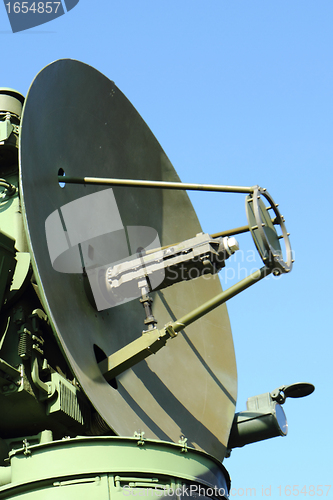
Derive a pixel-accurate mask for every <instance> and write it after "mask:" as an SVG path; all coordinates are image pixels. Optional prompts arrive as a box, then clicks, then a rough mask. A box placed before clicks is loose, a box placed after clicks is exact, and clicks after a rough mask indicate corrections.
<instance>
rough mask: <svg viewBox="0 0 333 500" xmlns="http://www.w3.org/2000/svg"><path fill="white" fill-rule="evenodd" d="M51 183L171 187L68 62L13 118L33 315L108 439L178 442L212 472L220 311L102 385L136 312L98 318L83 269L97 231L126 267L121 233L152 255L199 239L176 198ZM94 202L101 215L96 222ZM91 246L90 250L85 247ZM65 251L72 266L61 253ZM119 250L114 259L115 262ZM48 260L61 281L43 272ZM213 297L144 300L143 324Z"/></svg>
mask: <svg viewBox="0 0 333 500" xmlns="http://www.w3.org/2000/svg"><path fill="white" fill-rule="evenodd" d="M59 175H60V176H62V177H63V180H64V181H66V179H67V178H70V177H84V176H86V175H91V176H95V177H111V178H123V179H124V178H125V179H132V178H134V179H143V180H151V179H155V180H160V181H164V182H179V178H178V176H177V174H176V172H175V170H174V168H173V167H172V165H171V163H170V161H169V160H168V158H167V156H166V154H165V153H164V151H163V150H162V148H161V146H160V145H159V143H158V142H157V140H156V139H155V137H154V136H153V134H152V132H151V131H150V130H149V128H148V127H147V125H146V124H145V123H144V121H143V120H142V119H141V117H140V116H139V114H138V113H137V112H136V110H135V109H134V108H133V106H132V105H131V104H130V102H129V101H128V100H127V99H126V97H125V96H124V95H123V94H122V93H121V91H120V90H119V89H118V88H117V87H116V85H115V84H114V83H113V82H111V81H109V80H108V79H107V78H106V77H105V76H103V75H102V74H101V73H99V72H98V71H96V70H95V69H93V68H91V67H89V66H87V65H85V64H82V63H80V62H77V61H73V60H60V61H56V62H55V63H53V64H50V65H49V66H47V67H46V68H44V69H43V70H42V71H41V72H40V73H39V74H38V75H37V76H36V78H35V80H34V81H33V83H32V85H31V87H30V89H29V92H28V95H27V97H26V101H25V105H24V109H23V118H22V132H21V137H20V190H21V200H22V203H23V207H22V208H23V214H24V221H25V227H26V233H27V237H28V243H29V247H30V252H31V255H32V256H33V266H34V271H35V275H36V279H37V282H38V289H39V294H40V296H41V300H42V303H43V305H44V307H45V311H46V312H47V315H48V317H49V320H50V322H51V325H52V327H53V330H54V332H55V334H56V336H57V338H58V341H59V343H60V344H61V347H62V350H63V352H64V354H65V356H66V358H67V360H68V362H69V365H70V366H71V368H72V370H73V372H74V374H75V377H76V378H77V380H78V382H79V384H80V385H81V387H82V388H83V390H84V392H85V393H86V395H87V396H88V398H89V399H90V401H91V402H92V404H93V405H94V407H95V408H96V410H97V411H98V413H99V414H100V415H101V416H102V417H103V419H104V420H105V422H106V423H107V425H108V426H109V427H110V428H111V429H112V431H114V433H116V434H119V435H122V436H133V433H134V432H135V431H137V430H144V432H145V437H146V438H158V439H162V440H164V441H174V442H178V440H179V437H180V436H181V435H185V436H186V438H187V443H188V445H189V446H191V447H193V448H197V449H200V450H204V451H206V452H208V453H209V454H211V455H213V456H214V457H216V458H218V459H220V460H223V458H224V456H225V452H226V446H227V443H228V436H229V432H230V428H231V425H232V421H233V416H234V410H235V403H236V396H237V375H236V362H235V355H234V347H233V341H232V335H231V330H230V324H229V318H228V313H227V309H226V306H225V305H222V306H221V307H219V308H218V309H215V310H213V311H211V312H210V314H209V315H208V316H205V317H204V318H202V319H200V320H198V321H196V322H195V323H192V324H191V325H190V326H188V327H186V328H185V329H183V330H182V331H181V333H180V334H179V335H178V339H177V341H175V342H170V343H168V344H167V345H166V347H165V348H164V349H162V350H161V351H160V352H159V353H158V355H156V356H150V357H149V358H147V359H145V360H143V361H142V362H140V363H138V364H136V365H135V366H132V367H131V368H129V369H128V370H126V371H124V372H123V373H120V374H119V375H118V376H117V377H115V378H113V379H112V380H110V381H109V382H107V381H106V380H105V378H104V376H103V373H102V371H101V369H100V367H99V364H98V363H99V362H101V361H102V360H103V358H107V357H109V356H110V355H112V354H113V353H115V352H117V351H119V350H120V349H121V348H123V347H124V346H126V345H128V344H130V343H131V342H132V341H134V340H135V339H136V338H137V337H138V335H140V333H141V332H140V330H142V329H143V327H144V323H143V320H144V310H143V308H142V304H141V303H140V300H139V299H136V300H132V301H131V302H126V301H120V303H119V304H116V307H112V308H108V309H107V308H104V309H103V308H100V310H98V309H99V308H98V307H97V308H96V304H94V302H93V301H92V300H91V298H89V296H88V295H89V294H87V293H86V288H87V287H86V283H85V282H86V277H85V275H84V271H85V265H86V263H87V259H88V257H89V258H90V257H91V259H92V260H94V258H96V259H97V260H98V259H99V260H98V263H99V264H100V265H101V266H103V265H106V264H109V262H105V258H106V255H105V252H103V251H102V250H101V246H100V245H99V244H98V241H97V240H98V238H99V236H101V235H100V234H98V231H99V229H98V230H96V231H97V232H96V231H95V229H96V227H98V228H101V227H102V226H103V224H104V222H105V223H108V226H107V227H108V231H109V232H108V235H107V236H106V237H105V238H106V239H104V240H103V241H104V242H105V241H107V242H108V244H109V245H110V246H112V245H113V246H115V247H117V245H118V244H119V245H120V242H124V241H125V242H127V243H128V246H127V247H126V248H127V251H128V253H127V254H126V255H125V256H124V257H126V258H125V259H123V260H125V261H126V259H128V256H131V255H132V254H135V253H136V252H137V251H139V249H138V248H135V245H134V247H133V244H132V245H131V243H133V242H136V241H139V239H140V238H139V237H138V239H137V240H136V239H135V237H134V236H133V240H131V237H130V235H131V228H138V227H139V228H152V229H153V230H154V231H155V232H156V234H157V235H158V237H159V242H160V245H161V246H162V247H163V246H169V245H174V244H175V243H176V242H182V241H184V240H187V239H190V238H193V237H195V235H197V234H198V233H200V232H201V231H202V230H201V227H200V224H199V222H198V219H197V216H196V214H195V211H194V209H193V207H192V205H191V203H190V201H189V198H188V196H187V194H186V193H185V192H184V191H176V190H163V191H162V190H158V189H151V188H143V189H137V188H136V187H127V188H123V187H117V186H114V187H113V188H112V190H110V189H106V188H105V186H98V185H74V184H67V183H66V185H64V184H65V183H63V184H61V185H60V184H59V181H58V176H59ZM103 197H104V199H108V200H109V201H108V202H106V205H105V207H106V209H107V208H110V210H111V212H112V213H110V212H107V213H105V211H104V212H103V211H101V207H100V205H99V200H100V199H103ZM78 200H81V201H80V202H78ZM77 203H81V205H80V206H81V210H82V211H81V214H82V216H83V217H82V218H81V221H80V220H76V219H75V218H74V219H73V218H72V216H71V214H72V213H73V212H72V211H71V207H74V206H77V205H76V204H77ZM85 203H86V205H85ZM108 203H109V204H108ZM71 204H72V205H71ZM115 207H117V210H115ZM50 217H51V219H50ZM52 217H53V219H52ZM50 220H51V223H50ZM82 220H83V223H82ZM108 220H109V222H107V221H108ZM46 221H49V222H48V223H46ZM52 221H53V223H54V226H53V227H54V232H55V233H56V234H57V237H56V238H55V239H54V240H52V237H51V236H50V235H51V234H52V231H50V228H51V227H52ZM101 221H103V223H101ZM110 221H111V222H110ZM115 221H116V223H115ZM75 223H76V224H77V226H75ZM113 223H114V224H113ZM45 224H46V231H45ZM94 231H95V232H94ZM134 233H135V230H134ZM47 234H48V235H49V237H50V238H51V240H49V242H50V241H51V244H50V245H49V246H48V241H47ZM139 234H140V231H139ZM145 234H146V233H145ZM148 236H149V235H148ZM148 236H147V240H149V237H148ZM155 236H156V235H155ZM155 236H154V235H153V237H152V238H151V240H150V241H147V242H145V244H146V246H145V248H146V249H147V248H148V249H149V248H153V247H154V241H155V239H154V238H155ZM90 237H91V238H92V239H94V243H92V244H91V245H90V247H89V244H87V245H86V246H85V247H84V242H87V241H88V240H89V238H90ZM96 238H97V239H96ZM53 242H54V245H53ZM56 242H58V243H56ZM81 243H82V245H81ZM90 243H91V242H90ZM57 245H58V246H57ZM80 245H81V246H80ZM94 245H95V246H94ZM149 245H150V246H149ZM75 246H76V250H75V248H74V250H73V252H72V253H73V256H72V255H70V252H69V251H70V250H71V249H72V248H73V247H75ZM110 246H109V248H110ZM50 247H51V248H53V250H54V252H53V257H52V255H51V254H52V250H51V249H50ZM83 247H84V248H83ZM80 248H81V250H82V252H81V254H80ZM121 248H124V246H122V247H121ZM96 249H97V250H98V251H99V252H97V251H96ZM49 250H50V251H49ZM118 250H119V249H118ZM118 250H117V248H116V250H114V251H115V255H118V256H120V257H121V250H119V252H120V253H117V252H118ZM66 252H67V253H66ZM84 252H86V253H84ZM89 252H90V254H89ZM97 253H98V254H99V257H98V258H97V257H94V255H96V254H97ZM64 255H65V256H67V257H66V258H65V261H66V262H70V264H69V268H68V270H67V272H64V271H66V270H65V269H64V267H63V266H65V265H66V264H64V263H61V259H62V256H64ZM67 258H68V259H69V260H66V259H67ZM72 258H73V259H74V260H71V259H72ZM57 259H58V261H57V262H58V264H59V266H60V268H61V269H60V270H62V271H63V272H59V271H57V270H56V269H55V268H54V267H53V264H54V262H55V261H56V260H57ZM59 259H60V260H59ZM120 260H121V259H120ZM73 262H74V264H73ZM95 263H96V262H95ZM76 264H77V265H78V268H80V265H82V270H83V272H77V268H75V265H76ZM73 271H74V272H73ZM220 293H221V285H220V281H219V279H218V277H217V276H216V275H215V276H213V275H205V276H202V277H199V278H198V279H195V280H193V281H191V286H188V284H187V283H186V282H184V281H183V282H179V283H176V284H175V285H174V286H172V287H168V288H163V289H161V290H158V291H156V292H153V293H152V294H151V296H152V298H153V299H154V302H153V305H152V306H151V307H152V309H151V312H152V315H153V317H154V318H155V319H156V320H157V321H158V327H159V328H160V327H162V326H164V325H165V324H167V323H168V322H170V321H175V320H176V319H177V318H179V317H182V316H183V315H184V314H185V313H187V312H188V311H191V310H193V309H195V308H196V307H198V306H200V305H201V304H202V303H203V302H205V301H208V300H209V299H212V298H213V297H214V296H216V295H218V294H220Z"/></svg>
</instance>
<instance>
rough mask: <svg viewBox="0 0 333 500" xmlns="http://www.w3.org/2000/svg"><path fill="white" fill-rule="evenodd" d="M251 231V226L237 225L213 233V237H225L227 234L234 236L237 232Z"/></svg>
mask: <svg viewBox="0 0 333 500" xmlns="http://www.w3.org/2000/svg"><path fill="white" fill-rule="evenodd" d="M248 231H250V228H249V226H241V227H235V229H228V230H227V231H221V232H220V233H214V234H211V237H212V238H224V237H225V236H234V235H235V234H241V233H247V232H248Z"/></svg>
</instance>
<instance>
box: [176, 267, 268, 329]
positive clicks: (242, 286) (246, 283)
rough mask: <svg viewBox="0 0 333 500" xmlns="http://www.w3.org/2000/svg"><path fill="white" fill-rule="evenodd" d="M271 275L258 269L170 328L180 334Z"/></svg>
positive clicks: (266, 269) (263, 268)
mask: <svg viewBox="0 0 333 500" xmlns="http://www.w3.org/2000/svg"><path fill="white" fill-rule="evenodd" d="M270 273H271V269H268V268H267V267H262V268H261V269H258V270H257V271H255V272H254V273H252V274H250V275H249V276H247V277H246V278H244V279H242V280H241V281H239V282H238V283H236V284H235V285H233V286H231V287H230V288H228V289H227V290H225V291H224V292H221V293H220V294H218V295H216V297H214V298H212V299H211V300H208V301H207V302H205V303H204V304H202V305H201V306H199V307H197V309H194V310H193V311H191V312H190V313H188V314H185V316H183V317H182V318H180V319H178V320H176V321H174V322H173V323H171V325H170V327H171V328H173V330H174V331H175V332H176V333H177V332H180V331H181V330H183V328H185V327H186V326H188V325H190V324H191V323H193V322H194V321H197V320H198V319H200V318H201V317H202V316H204V315H205V314H207V313H209V312H210V311H212V310H213V309H215V308H216V307H218V306H220V305H221V304H224V302H226V301H227V300H229V299H231V298H232V297H235V295H238V294H239V293H240V292H242V291H243V290H246V288H249V287H250V286H251V285H254V283H256V282H257V281H260V280H261V279H262V278H265V276H267V275H268V274H270Z"/></svg>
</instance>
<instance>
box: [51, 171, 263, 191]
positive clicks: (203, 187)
mask: <svg viewBox="0 0 333 500" xmlns="http://www.w3.org/2000/svg"><path fill="white" fill-rule="evenodd" d="M58 182H64V183H66V184H95V185H99V186H128V187H143V188H154V189H156V188H157V189H180V190H186V191H216V192H222V193H253V191H254V188H255V187H256V186H253V187H249V186H219V185H214V184H186V183H184V182H166V181H144V180H133V179H110V178H103V177H66V176H65V175H58Z"/></svg>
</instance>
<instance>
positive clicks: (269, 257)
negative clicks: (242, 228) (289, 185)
mask: <svg viewBox="0 0 333 500" xmlns="http://www.w3.org/2000/svg"><path fill="white" fill-rule="evenodd" d="M262 196H263V197H264V198H266V200H267V201H268V203H269V207H266V206H265V205H264V203H263V201H262V199H261V197H262ZM247 202H248V203H247V217H248V222H249V227H250V231H251V234H252V237H253V240H254V243H255V245H256V247H257V250H258V252H259V254H260V257H261V258H262V260H263V262H264V264H265V265H266V266H267V267H268V268H269V269H271V270H272V271H273V274H275V275H279V274H281V273H288V272H290V271H291V269H292V265H293V257H292V249H291V245H290V240H289V234H288V233H287V229H286V226H285V220H284V217H283V216H282V215H281V214H280V211H279V210H278V208H277V205H276V203H275V202H274V200H273V198H272V197H271V196H270V194H269V193H268V192H267V191H266V189H263V188H260V187H259V186H256V187H255V188H254V190H253V194H252V195H250V196H248V197H247ZM251 202H252V205H253V214H254V218H255V221H256V226H252V224H251V220H250V219H251V216H250V214H249V209H248V204H249V203H251ZM263 206H264V208H265V210H267V211H268V210H273V211H274V214H275V219H274V220H271V219H269V221H268V220H265V219H264V218H263V216H262V207H263ZM276 225H278V226H280V228H281V231H282V238H283V240H284V244H285V250H286V260H284V259H283V256H282V250H281V247H280V244H279V239H280V238H281V237H280V238H279V236H278V235H277V232H276V229H275V227H274V226H276ZM269 232H271V236H272V234H273V235H274V239H276V241H277V242H278V247H279V248H276V245H275V246H274V245H273V244H272V237H270V235H269ZM258 240H259V241H258Z"/></svg>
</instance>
